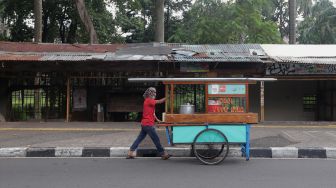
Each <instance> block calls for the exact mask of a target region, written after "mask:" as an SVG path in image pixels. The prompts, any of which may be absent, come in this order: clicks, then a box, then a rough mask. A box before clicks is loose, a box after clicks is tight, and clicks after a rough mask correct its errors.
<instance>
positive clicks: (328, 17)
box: [299, 0, 336, 44]
mask: <svg viewBox="0 0 336 188" xmlns="http://www.w3.org/2000/svg"><path fill="white" fill-rule="evenodd" d="M299 42H300V43H302V44H334V43H336V8H335V7H333V4H332V2H330V1H329V0H320V1H318V2H317V3H316V4H315V5H314V6H313V7H312V9H311V13H310V14H309V15H308V16H307V17H306V18H305V19H304V21H303V22H301V23H300V25H299Z"/></svg>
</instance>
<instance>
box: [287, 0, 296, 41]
mask: <svg viewBox="0 0 336 188" xmlns="http://www.w3.org/2000/svg"><path fill="white" fill-rule="evenodd" d="M288 3H289V4H288V6H289V44H295V43H296V23H295V22H296V0H289V1H288Z"/></svg>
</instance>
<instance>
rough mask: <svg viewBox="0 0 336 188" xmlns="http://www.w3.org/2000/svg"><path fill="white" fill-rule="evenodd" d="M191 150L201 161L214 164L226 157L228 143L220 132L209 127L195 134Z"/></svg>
mask: <svg viewBox="0 0 336 188" xmlns="http://www.w3.org/2000/svg"><path fill="white" fill-rule="evenodd" d="M192 150H193V152H194V154H195V156H196V158H197V159H198V160H200V161H201V162H202V163H204V164H208V165H214V164H218V163H220V162H222V161H223V160H224V159H225V158H226V156H227V155H228V153H229V143H228V139H227V138H226V136H225V135H224V134H223V133H222V132H220V131H218V130H217V129H211V128H210V129H205V130H203V131H201V132H200V133H198V134H197V136H196V137H195V139H194V142H193V144H192Z"/></svg>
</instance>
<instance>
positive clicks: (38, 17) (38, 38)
mask: <svg viewBox="0 0 336 188" xmlns="http://www.w3.org/2000/svg"><path fill="white" fill-rule="evenodd" d="M34 16H35V24H34V25H35V42H37V43H40V42H42V0H34Z"/></svg>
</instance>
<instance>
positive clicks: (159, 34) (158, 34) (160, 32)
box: [154, 0, 164, 42]
mask: <svg viewBox="0 0 336 188" xmlns="http://www.w3.org/2000/svg"><path fill="white" fill-rule="evenodd" d="M154 20H155V42H164V0H156V1H155V19H154Z"/></svg>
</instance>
